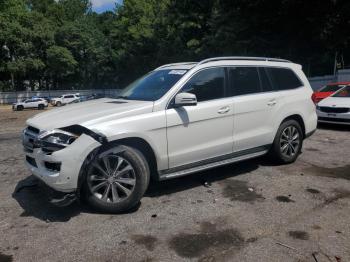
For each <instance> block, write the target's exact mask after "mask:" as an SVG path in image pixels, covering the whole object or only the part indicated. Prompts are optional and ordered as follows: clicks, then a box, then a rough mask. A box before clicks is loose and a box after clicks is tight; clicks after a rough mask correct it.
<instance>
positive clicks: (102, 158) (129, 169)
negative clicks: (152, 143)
mask: <svg viewBox="0 0 350 262" xmlns="http://www.w3.org/2000/svg"><path fill="white" fill-rule="evenodd" d="M108 166H109V167H108ZM86 170H87V171H86V174H85V179H84V180H85V181H84V184H83V187H84V190H83V192H85V199H86V201H87V202H88V204H89V205H90V206H92V207H93V208H94V209H97V210H99V211H102V212H108V213H122V212H125V211H128V210H129V209H131V208H133V207H135V206H136V205H137V204H138V203H139V202H140V199H141V198H142V197H143V195H144V193H145V192H146V189H147V187H148V184H149V180H150V169H149V166H148V164H147V161H146V159H145V157H144V156H143V155H142V153H141V152H140V151H139V150H137V149H135V148H132V147H129V146H124V145H118V146H113V147H109V148H107V149H105V150H103V151H102V152H99V153H97V155H96V156H95V157H94V159H93V160H92V161H91V162H90V163H89V164H88V166H87V169H86ZM108 170H109V171H108Z"/></svg>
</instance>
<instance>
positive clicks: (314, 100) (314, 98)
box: [311, 93, 318, 104]
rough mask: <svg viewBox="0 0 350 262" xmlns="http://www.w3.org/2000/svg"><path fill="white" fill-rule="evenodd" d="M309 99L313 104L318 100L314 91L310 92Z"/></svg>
mask: <svg viewBox="0 0 350 262" xmlns="http://www.w3.org/2000/svg"><path fill="white" fill-rule="evenodd" d="M311 100H312V102H314V104H316V103H317V102H318V101H317V98H316V95H315V93H313V94H312V96H311Z"/></svg>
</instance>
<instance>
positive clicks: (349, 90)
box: [333, 86, 350, 97]
mask: <svg viewBox="0 0 350 262" xmlns="http://www.w3.org/2000/svg"><path fill="white" fill-rule="evenodd" d="M333 97H350V86H346V87H344V88H342V89H340V90H339V91H338V92H337V93H335V94H334V95H333Z"/></svg>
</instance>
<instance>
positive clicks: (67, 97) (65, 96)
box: [64, 95, 74, 98]
mask: <svg viewBox="0 0 350 262" xmlns="http://www.w3.org/2000/svg"><path fill="white" fill-rule="evenodd" d="M73 97H74V96H71V95H70V96H65V97H64V98H73Z"/></svg>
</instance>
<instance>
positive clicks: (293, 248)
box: [276, 242, 297, 250]
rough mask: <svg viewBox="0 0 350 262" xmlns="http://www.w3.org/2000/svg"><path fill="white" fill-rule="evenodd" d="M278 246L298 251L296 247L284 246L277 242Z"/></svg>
mask: <svg viewBox="0 0 350 262" xmlns="http://www.w3.org/2000/svg"><path fill="white" fill-rule="evenodd" d="M276 244H277V245H280V246H282V247H286V248H289V249H292V250H297V249H296V248H295V247H291V246H288V245H286V244H283V243H281V242H276Z"/></svg>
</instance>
